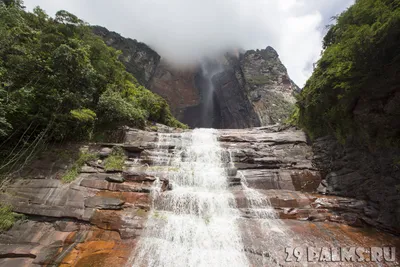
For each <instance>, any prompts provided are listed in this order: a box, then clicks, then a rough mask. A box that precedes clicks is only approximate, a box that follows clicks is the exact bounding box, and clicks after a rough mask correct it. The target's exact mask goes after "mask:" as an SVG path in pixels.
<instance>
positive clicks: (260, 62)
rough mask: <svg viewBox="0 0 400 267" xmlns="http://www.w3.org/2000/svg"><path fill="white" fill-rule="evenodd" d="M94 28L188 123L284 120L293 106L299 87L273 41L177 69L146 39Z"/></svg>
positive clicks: (225, 124)
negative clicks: (149, 44)
mask: <svg viewBox="0 0 400 267" xmlns="http://www.w3.org/2000/svg"><path fill="white" fill-rule="evenodd" d="M93 31H94V33H96V34H97V35H99V36H101V37H102V38H103V39H104V41H105V42H106V44H108V45H110V46H112V47H114V48H116V49H118V50H121V51H122V55H121V61H122V62H123V63H124V64H125V66H126V67H127V70H128V72H130V73H132V74H133V75H134V76H135V77H137V79H138V80H139V81H140V82H141V83H142V84H144V85H146V86H147V87H148V88H149V89H150V90H151V91H153V92H155V93H157V94H159V95H161V96H162V97H163V98H165V99H166V100H167V101H168V103H169V105H170V107H171V110H172V111H173V114H174V115H175V116H176V117H177V118H178V119H179V120H181V121H182V122H184V123H186V124H188V125H189V126H190V127H209V128H210V127H212V128H225V129H229V128H246V127H257V126H264V125H269V124H274V123H279V122H283V121H285V120H286V119H287V118H288V116H289V115H290V113H291V112H292V106H293V105H294V103H295V98H294V94H295V93H297V92H298V87H297V85H295V84H294V82H293V81H292V80H291V79H290V77H289V75H288V73H287V70H286V68H285V66H284V65H283V64H282V62H281V61H280V59H279V55H278V53H277V52H276V51H275V50H274V49H273V48H272V47H267V48H266V49H261V50H249V51H244V52H239V53H226V54H225V55H222V56H221V57H220V58H214V59H204V60H203V61H202V62H199V63H197V64H194V65H193V66H191V67H187V68H183V69H182V68H181V69H180V68H177V67H174V66H172V65H171V64H169V63H167V62H166V61H165V60H163V59H161V57H160V56H159V55H158V54H157V53H156V52H155V51H154V50H152V49H151V48H149V47H148V46H147V45H145V44H142V43H138V42H137V41H135V40H131V39H128V38H124V37H122V36H120V35H119V34H117V33H115V32H110V31H108V30H107V29H105V28H102V27H97V26H96V27H93Z"/></svg>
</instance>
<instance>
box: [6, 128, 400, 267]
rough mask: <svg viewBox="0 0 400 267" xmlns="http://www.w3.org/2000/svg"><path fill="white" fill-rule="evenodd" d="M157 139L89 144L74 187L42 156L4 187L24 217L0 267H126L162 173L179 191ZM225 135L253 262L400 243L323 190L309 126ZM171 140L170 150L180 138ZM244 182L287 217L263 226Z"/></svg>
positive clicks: (136, 133) (61, 164) (143, 136)
mask: <svg viewBox="0 0 400 267" xmlns="http://www.w3.org/2000/svg"><path fill="white" fill-rule="evenodd" d="M158 129H159V131H161V130H163V131H168V132H174V131H175V130H172V129H168V128H162V127H158ZM158 138H159V133H158V132H150V131H141V130H135V129H128V130H127V131H126V136H125V141H124V142H123V143H115V144H114V143H104V144H92V145H90V146H89V147H87V148H86V149H87V150H88V151H90V153H92V154H96V155H97V158H96V159H95V160H89V161H87V162H86V164H85V165H84V166H83V167H82V168H81V170H80V173H79V175H78V176H77V177H76V179H75V180H74V181H72V182H71V183H64V182H62V180H61V179H60V177H61V176H62V174H63V173H64V172H65V169H67V168H68V164H67V163H66V162H68V161H66V160H65V159H63V157H62V156H61V154H60V153H58V154H57V155H58V156H57V157H55V156H54V152H51V151H46V152H45V153H43V155H41V157H39V158H38V159H37V160H35V161H34V162H33V163H32V164H31V166H30V167H27V168H26V170H25V171H24V172H22V173H21V175H20V176H19V177H16V178H15V179H14V180H13V182H12V183H10V184H9V185H8V186H7V187H6V188H4V189H3V190H2V191H1V196H0V199H1V201H2V202H3V203H8V204H10V205H12V207H13V209H14V211H15V212H18V213H22V214H25V215H26V218H25V219H23V220H20V221H18V222H17V223H16V224H15V225H14V226H13V227H12V228H11V229H10V230H9V231H7V232H3V233H1V234H0V266H57V265H58V266H108V265H110V264H112V265H114V266H123V265H124V264H125V263H126V262H127V260H128V258H129V255H130V254H131V252H132V251H133V250H134V248H135V244H136V242H137V240H138V238H139V237H140V235H141V233H142V231H143V227H144V224H145V222H146V218H147V215H148V211H149V209H150V206H151V205H150V204H151V198H150V189H151V186H152V184H153V183H154V181H156V179H157V178H156V177H158V180H157V181H160V182H161V183H162V187H161V189H162V190H163V191H165V190H170V189H171V188H170V186H169V183H168V173H170V172H173V171H174V170H173V169H171V168H170V167H169V166H167V165H166V164H163V162H164V161H163V160H162V158H163V156H165V157H167V156H168V155H160V154H159V153H158V152H157V151H156V150H155V148H157V140H158ZM218 139H219V141H220V144H221V146H222V148H223V149H224V151H226V153H225V155H226V164H227V173H228V175H229V182H230V189H231V191H232V192H233V194H234V196H235V199H236V202H237V207H238V208H239V210H240V211H241V214H242V215H241V219H240V220H239V224H240V228H241V229H242V236H243V240H244V243H245V250H246V253H247V254H248V258H249V260H250V261H251V263H252V264H253V266H265V265H266V264H267V263H266V262H271V263H273V264H274V265H281V266H296V265H295V264H293V263H290V262H285V256H286V254H285V247H303V248H305V247H306V246H311V247H383V246H390V247H393V246H395V247H397V248H398V249H400V246H399V239H398V237H397V236H395V235H393V234H390V233H387V232H383V231H381V230H379V229H376V226H379V225H378V224H376V223H375V221H374V218H375V214H376V213H377V212H378V211H377V210H376V206H375V205H373V204H372V205H371V203H369V202H368V201H366V200H363V199H355V198H346V197H335V196H327V195H321V194H318V193H317V192H318V188H319V189H321V186H323V185H321V181H323V177H321V174H320V171H319V169H318V168H316V167H315V166H314V165H313V163H312V159H313V158H314V155H313V151H312V148H311V147H310V146H309V145H308V143H307V139H306V136H305V134H304V133H303V132H301V131H298V130H296V129H292V128H282V127H279V126H268V127H261V128H252V129H243V130H220V131H219V132H218ZM166 145H167V146H168V148H169V149H170V151H172V149H173V144H170V145H168V144H166ZM116 147H118V148H122V149H123V151H124V153H125V155H126V158H125V162H124V167H123V168H122V169H111V170H110V168H106V167H105V162H106V160H107V158H108V157H110V155H111V154H112V151H113V149H115V148H116ZM65 149H67V148H65ZM70 149H72V150H77V146H71V147H70ZM155 159H157V160H155ZM232 163H233V165H232ZM243 184H246V185H247V187H246V186H244V185H243ZM246 188H250V189H252V190H254V191H252V192H253V193H254V192H256V193H257V194H259V195H261V196H263V197H264V198H265V201H267V202H268V203H270V204H271V206H272V208H273V209H274V213H275V214H277V215H278V217H279V219H278V218H272V219H271V220H270V221H269V224H268V225H267V227H265V225H263V224H261V223H260V220H259V219H258V218H257V217H255V216H254V208H255V207H254V205H253V204H254V203H251V201H250V202H249V199H248V197H245V195H246V193H247V191H246V190H249V189H246ZM276 225H279V227H275V226H276ZM278 229H286V230H285V234H284V235H285V236H286V237H288V238H286V239H282V238H281V235H280V234H279V235H278V234H277V232H278ZM265 237H268V238H267V240H268V242H264V241H263V240H265ZM283 240H290V242H286V241H285V242H283ZM398 260H399V259H397V261H398ZM397 264H398V262H393V263H387V266H398V265H397ZM267 265H268V264H267ZM331 265H332V266H337V265H335V263H331ZM352 265H353V263H348V265H346V266H352ZM308 266H312V264H311V265H308ZM316 266H320V265H316ZM326 266H330V265H329V263H327V265H326ZM354 266H359V265H357V263H354ZM364 266H375V265H374V264H371V265H368V264H365V265H364ZM381 266H385V264H384V263H382V265H381Z"/></svg>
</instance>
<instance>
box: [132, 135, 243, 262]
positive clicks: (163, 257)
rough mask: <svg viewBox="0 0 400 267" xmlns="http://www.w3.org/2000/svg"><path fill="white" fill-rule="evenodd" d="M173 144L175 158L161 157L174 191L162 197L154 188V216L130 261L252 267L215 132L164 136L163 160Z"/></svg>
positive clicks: (162, 139)
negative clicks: (241, 233)
mask: <svg viewBox="0 0 400 267" xmlns="http://www.w3.org/2000/svg"><path fill="white" fill-rule="evenodd" d="M171 144H173V145H175V149H174V153H173V156H172V157H170V158H167V159H165V157H162V156H160V160H159V162H158V163H160V164H162V163H163V164H168V165H169V166H170V168H169V169H170V170H172V171H169V179H170V183H172V190H171V191H166V192H163V193H162V194H161V192H160V191H159V188H160V187H159V186H158V185H157V183H155V186H154V191H153V207H152V211H151V214H150V215H149V219H148V221H147V225H146V229H145V233H144V236H142V238H141V240H140V241H139V243H138V246H137V248H136V253H135V254H134V255H133V256H132V260H131V261H130V262H131V263H132V265H133V266H140V267H142V266H148V267H203V266H204V267H228V266H229V267H246V266H249V263H248V260H247V258H246V255H245V252H244V251H243V244H242V239H241V235H240V231H239V226H238V224H237V222H238V218H239V217H240V214H239V211H238V210H237V209H236V204H235V200H234V197H233V195H232V194H231V193H230V191H229V190H228V182H227V176H226V171H225V169H224V162H223V161H222V149H221V147H220V146H219V144H218V141H217V137H216V132H215V131H214V130H211V129H196V130H193V131H191V132H186V133H183V134H179V135H177V134H162V135H161V136H160V140H159V144H158V148H159V152H160V155H162V154H164V155H165V153H166V152H167V147H168V146H169V145H171Z"/></svg>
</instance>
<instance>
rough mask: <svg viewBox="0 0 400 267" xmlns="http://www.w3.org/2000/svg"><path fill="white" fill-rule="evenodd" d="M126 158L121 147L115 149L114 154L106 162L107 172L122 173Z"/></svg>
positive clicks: (105, 168)
mask: <svg viewBox="0 0 400 267" xmlns="http://www.w3.org/2000/svg"><path fill="white" fill-rule="evenodd" d="M125 160H126V156H125V153H124V150H123V149H122V148H121V147H114V149H113V152H112V153H111V155H110V156H108V157H107V158H106V159H105V161H104V170H105V171H122V170H123V167H124V163H125Z"/></svg>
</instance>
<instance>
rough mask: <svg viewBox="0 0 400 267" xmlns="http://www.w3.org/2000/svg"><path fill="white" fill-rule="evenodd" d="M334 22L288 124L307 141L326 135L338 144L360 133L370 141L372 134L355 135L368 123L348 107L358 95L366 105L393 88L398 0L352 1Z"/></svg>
mask: <svg viewBox="0 0 400 267" xmlns="http://www.w3.org/2000/svg"><path fill="white" fill-rule="evenodd" d="M335 19H336V23H335V24H334V25H331V26H330V28H329V31H328V32H327V34H326V36H325V38H324V40H323V48H324V51H323V54H322V57H321V59H320V60H319V61H318V63H317V66H316V68H315V70H314V73H313V74H312V76H311V78H310V79H309V80H308V81H307V83H306V85H305V87H304V89H303V90H302V92H301V94H300V95H299V96H298V103H297V110H296V111H295V112H294V114H293V115H292V119H291V121H292V122H295V123H296V124H297V125H299V126H300V127H302V128H304V129H305V130H306V131H307V132H308V133H309V135H310V137H311V138H315V137H319V136H322V135H326V134H335V135H336V137H337V138H338V139H339V140H340V141H343V142H344V140H345V139H346V138H347V137H348V136H362V134H364V137H365V136H368V138H374V136H373V135H374V134H376V133H373V131H368V132H366V133H365V132H364V133H361V132H360V131H361V130H360V129H363V128H366V127H365V124H368V122H367V123H360V121H357V119H356V118H355V115H354V108H355V106H356V104H357V102H358V101H359V100H360V99H361V97H362V98H363V99H367V100H366V101H368V99H370V98H371V97H372V96H373V97H375V96H379V95H382V97H381V98H383V97H390V95H393V94H394V93H395V92H394V91H395V90H393V88H396V86H397V88H399V87H398V85H399V82H400V80H399V75H398V74H399V73H398V71H397V70H399V69H400V1H399V0H357V1H356V2H355V4H354V5H353V6H351V7H350V8H349V9H348V10H347V11H345V12H343V13H342V14H340V15H339V16H337V17H336V18H335ZM371 109H372V108H371ZM383 109H384V108H382V110H383ZM379 112H381V111H379ZM382 112H384V110H383V111H382ZM377 113H378V112H377ZM371 120H373V118H371ZM377 127H379V122H377V123H376V125H375V128H377ZM392 128H393V127H392ZM375 130H376V129H375ZM388 131H389V130H388ZM393 131H394V129H393ZM375 132H376V131H375ZM385 134H387V135H392V136H391V137H393V136H394V135H395V133H393V132H391V133H388V132H386V133H385ZM375 138H376V137H375Z"/></svg>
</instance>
